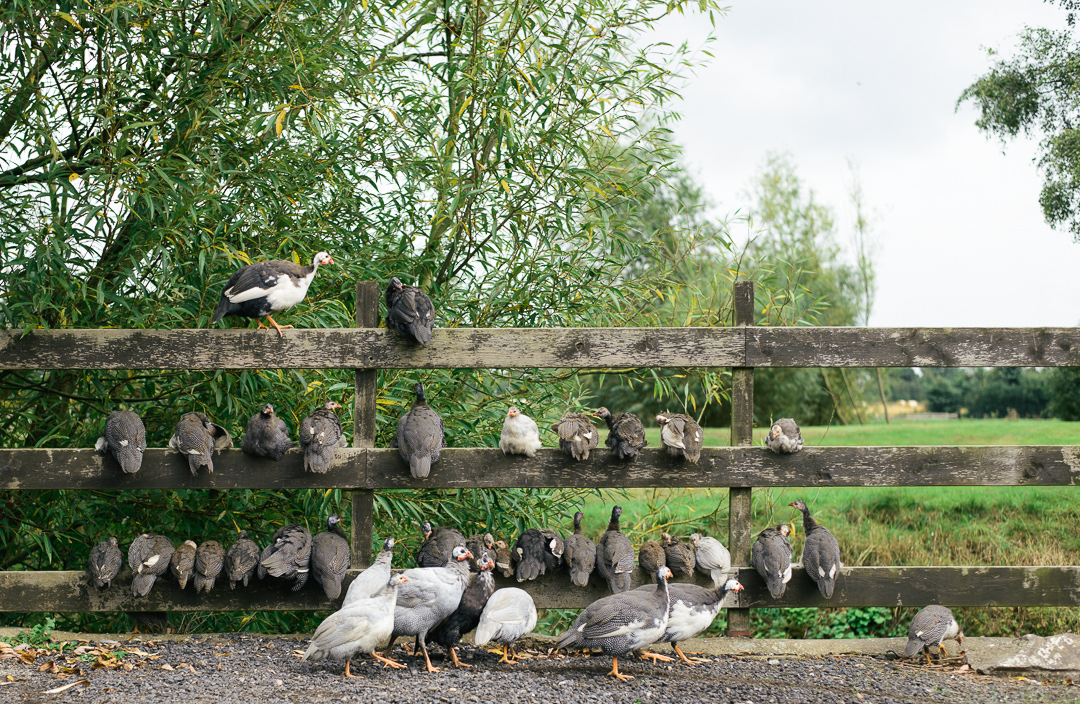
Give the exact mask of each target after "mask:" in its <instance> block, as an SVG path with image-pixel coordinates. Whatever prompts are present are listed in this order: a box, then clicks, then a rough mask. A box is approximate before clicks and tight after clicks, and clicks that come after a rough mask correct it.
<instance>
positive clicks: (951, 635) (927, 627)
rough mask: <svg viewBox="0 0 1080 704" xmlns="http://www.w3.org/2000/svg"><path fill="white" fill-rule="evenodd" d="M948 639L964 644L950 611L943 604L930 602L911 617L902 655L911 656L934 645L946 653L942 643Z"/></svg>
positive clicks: (927, 657) (928, 657) (958, 625)
mask: <svg viewBox="0 0 1080 704" xmlns="http://www.w3.org/2000/svg"><path fill="white" fill-rule="evenodd" d="M950 639H955V640H956V643H957V644H958V645H959V646H960V647H963V646H964V633H963V631H961V630H960V624H959V623H957V622H956V617H954V616H953V613H952V611H950V610H949V609H947V608H945V607H944V606H938V605H937V604H932V605H930V606H927V607H926V608H923V609H920V610H919V612H918V613H917V614H915V617H914V618H912V619H911V625H910V626H909V627H908V642H907V647H906V648H905V649H904V656H905V657H909V658H913V657H915V656H916V655H918V654H919V652H920V651H922V650H925V649H927V648H930V647H931V646H935V645H936V646H937V649H938V653H940V654H941V655H948V652H947V651H946V650H945V646H944V645H942V643H943V642H944V641H946V640H950ZM926 662H928V663H929V662H930V653H927V654H926Z"/></svg>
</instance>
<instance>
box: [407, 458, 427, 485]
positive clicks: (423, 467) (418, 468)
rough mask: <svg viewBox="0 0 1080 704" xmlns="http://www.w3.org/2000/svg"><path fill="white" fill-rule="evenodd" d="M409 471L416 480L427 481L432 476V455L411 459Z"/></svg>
mask: <svg viewBox="0 0 1080 704" xmlns="http://www.w3.org/2000/svg"><path fill="white" fill-rule="evenodd" d="M409 471H410V472H411V473H412V475H413V478H415V479H427V476H428V475H429V474H431V455H428V454H424V455H413V456H412V457H411V458H410V459H409Z"/></svg>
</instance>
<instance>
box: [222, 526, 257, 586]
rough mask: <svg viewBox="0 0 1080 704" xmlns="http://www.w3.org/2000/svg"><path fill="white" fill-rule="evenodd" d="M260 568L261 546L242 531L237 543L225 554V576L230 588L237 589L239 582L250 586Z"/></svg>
mask: <svg viewBox="0 0 1080 704" xmlns="http://www.w3.org/2000/svg"><path fill="white" fill-rule="evenodd" d="M258 566H259V546H258V545H256V544H255V541H254V540H252V539H251V538H249V537H248V534H247V531H246V530H242V531H240V534H239V535H238V536H237V538H236V542H235V543H233V544H232V547H230V548H229V552H227V553H225V574H226V576H228V578H229V588H230V589H236V583H237V582H243V583H244V586H245V587H246V586H247V585H248V582H249V581H250V580H251V576H252V575H253V574H255V569H256V568H257V567H258Z"/></svg>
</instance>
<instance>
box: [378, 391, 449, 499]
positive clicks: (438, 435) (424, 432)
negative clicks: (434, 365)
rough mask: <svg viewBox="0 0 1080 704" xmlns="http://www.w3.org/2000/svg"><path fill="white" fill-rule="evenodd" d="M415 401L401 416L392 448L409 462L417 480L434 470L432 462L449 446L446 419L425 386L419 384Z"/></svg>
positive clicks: (410, 470)
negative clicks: (430, 400)
mask: <svg viewBox="0 0 1080 704" xmlns="http://www.w3.org/2000/svg"><path fill="white" fill-rule="evenodd" d="M414 390H415V391H416V400H415V401H413V405H412V408H410V409H409V412H408V413H406V414H405V415H403V416H401V418H400V419H399V420H398V425H397V436H396V437H395V438H394V440H393V442H391V443H390V446H391V447H396V448H397V449H398V454H400V455H401V459H403V460H405V461H406V462H408V463H409V472H410V473H411V474H412V475H413V478H415V479H424V478H426V477H427V475H428V474H430V473H431V465H432V464H434V463H435V462H438V461H439V450H441V449H442V448H444V447H446V435H445V431H444V429H443V419H442V416H440V415H439V414H438V413H437V412H435V411H434V410H432V409H431V408H429V407H428V405H427V398H426V397H425V396H424V385H423V384H417V385H416V387H415V389H414Z"/></svg>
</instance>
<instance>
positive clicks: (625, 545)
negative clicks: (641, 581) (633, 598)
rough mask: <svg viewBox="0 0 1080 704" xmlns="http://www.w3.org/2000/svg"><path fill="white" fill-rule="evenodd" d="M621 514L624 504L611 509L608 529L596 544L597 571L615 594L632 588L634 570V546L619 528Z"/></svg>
mask: <svg viewBox="0 0 1080 704" xmlns="http://www.w3.org/2000/svg"><path fill="white" fill-rule="evenodd" d="M621 515H622V506H616V507H615V508H613V509H611V520H610V521H608V527H607V531H606V532H605V533H604V534H603V535H602V536H600V542H599V543H597V544H596V571H597V572H599V573H600V576H601V577H603V578H604V579H606V580H607V583H608V588H609V589H611V591H612V593H614V594H618V593H619V592H625V591H626V590H628V589H629V588H630V577H631V575H632V573H633V571H634V546H633V545H632V544H631V543H630V538H627V537H626V536H625V535H623V534H622V531H621V530H620V529H619V516H621Z"/></svg>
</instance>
